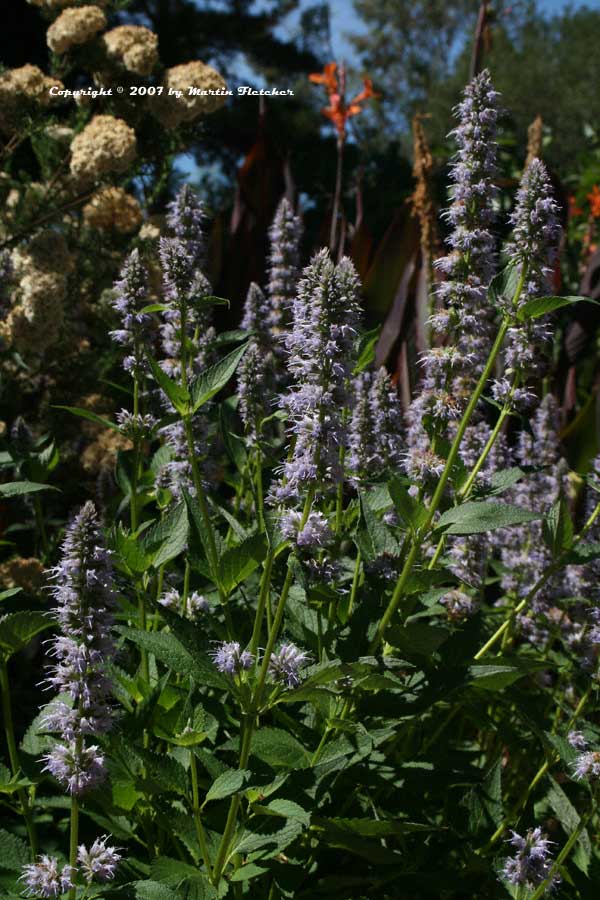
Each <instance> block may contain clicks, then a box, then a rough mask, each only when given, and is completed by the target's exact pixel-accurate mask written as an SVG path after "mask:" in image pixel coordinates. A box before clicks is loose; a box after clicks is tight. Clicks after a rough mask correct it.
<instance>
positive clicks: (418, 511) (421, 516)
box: [388, 477, 427, 529]
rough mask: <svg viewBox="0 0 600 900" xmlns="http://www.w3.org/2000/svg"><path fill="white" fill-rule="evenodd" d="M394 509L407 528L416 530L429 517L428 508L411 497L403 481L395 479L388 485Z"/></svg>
mask: <svg viewBox="0 0 600 900" xmlns="http://www.w3.org/2000/svg"><path fill="white" fill-rule="evenodd" d="M388 488H389V492H390V496H391V498H392V501H393V503H394V508H395V510H396V512H397V513H398V516H399V517H400V520H401V521H402V522H403V523H404V525H405V527H406V528H411V529H416V528H419V526H420V525H422V524H423V522H424V521H425V518H426V516H427V508H426V507H425V506H424V505H423V504H422V503H420V502H419V501H418V500H417V499H416V498H415V497H411V495H410V494H409V492H408V488H407V487H406V485H405V484H403V483H402V482H401V480H400V479H399V478H397V477H394V478H392V479H391V480H390V482H389V483H388Z"/></svg>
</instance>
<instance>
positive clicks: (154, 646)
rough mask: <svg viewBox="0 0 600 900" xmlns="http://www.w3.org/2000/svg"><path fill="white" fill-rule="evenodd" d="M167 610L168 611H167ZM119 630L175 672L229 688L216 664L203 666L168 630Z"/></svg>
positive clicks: (203, 682)
mask: <svg viewBox="0 0 600 900" xmlns="http://www.w3.org/2000/svg"><path fill="white" fill-rule="evenodd" d="M165 612H166V611H165ZM117 630H118V631H119V632H120V633H121V634H122V635H123V636H124V637H126V638H127V640H130V641H133V643H134V644H137V646H138V647H142V648H143V649H144V650H147V651H148V653H152V654H154V656H155V657H156V658H157V659H158V660H159V661H160V662H162V663H163V665H165V666H167V668H169V669H172V670H173V671H174V672H178V673H179V674H180V675H185V676H188V677H189V676H191V677H192V678H193V679H194V680H195V681H197V682H198V684H206V685H210V686H211V687H218V688H227V687H229V683H228V682H227V680H226V678H224V676H223V675H221V673H220V672H218V671H217V670H216V669H215V667H214V666H203V665H201V664H200V663H199V661H198V659H197V658H195V657H194V655H193V654H192V653H190V651H189V650H188V649H187V648H186V647H184V646H183V644H182V643H181V641H179V640H178V638H176V637H175V635H174V634H171V633H170V632H167V631H140V630H139V629H137V628H127V627H126V626H124V625H120V626H118V628H117Z"/></svg>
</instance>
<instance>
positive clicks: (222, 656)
mask: <svg viewBox="0 0 600 900" xmlns="http://www.w3.org/2000/svg"><path fill="white" fill-rule="evenodd" d="M210 656H212V658H213V661H214V664H215V666H216V667H217V669H218V670H219V672H223V673H225V674H227V675H235V674H236V673H238V672H241V671H242V670H243V669H249V668H250V666H251V665H252V664H253V662H254V656H253V655H252V653H250V651H249V650H242V648H241V647H240V645H239V643H238V642H237V641H223V643H221V644H218V645H217V647H216V649H215V650H211V651H210Z"/></svg>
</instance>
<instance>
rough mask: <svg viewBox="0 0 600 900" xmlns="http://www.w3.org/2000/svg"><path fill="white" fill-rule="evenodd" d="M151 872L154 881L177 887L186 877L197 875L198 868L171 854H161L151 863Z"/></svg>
mask: <svg viewBox="0 0 600 900" xmlns="http://www.w3.org/2000/svg"><path fill="white" fill-rule="evenodd" d="M150 874H151V875H152V879H153V880H154V881H159V882H160V883H161V884H167V885H173V886H174V887H177V885H179V884H181V882H182V881H184V880H185V879H186V878H193V877H195V876H197V875H198V869H196V868H195V867H194V866H190V865H189V863H186V862H183V861H182V860H180V859H172V858H171V857H170V856H159V857H158V858H157V859H153V860H152V862H151V863H150Z"/></svg>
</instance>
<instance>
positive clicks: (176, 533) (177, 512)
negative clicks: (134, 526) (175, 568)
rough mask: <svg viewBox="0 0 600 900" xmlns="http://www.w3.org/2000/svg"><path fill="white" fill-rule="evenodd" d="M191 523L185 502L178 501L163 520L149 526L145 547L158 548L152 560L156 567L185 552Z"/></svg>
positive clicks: (144, 540) (144, 539)
mask: <svg viewBox="0 0 600 900" xmlns="http://www.w3.org/2000/svg"><path fill="white" fill-rule="evenodd" d="M188 534H189V525H188V513H187V507H186V505H185V503H178V504H177V506H175V507H173V509H171V510H169V512H168V513H167V515H166V516H165V517H164V519H162V521H160V522H157V523H156V525H153V526H152V528H149V529H148V531H147V532H146V534H145V535H144V538H143V541H142V544H143V546H144V548H146V547H148V548H155V547H156V548H157V550H156V555H155V556H154V559H153V560H152V565H153V566H154V568H155V569H159V568H160V567H161V566H162V565H164V563H167V562H169V561H170V560H171V559H175V557H176V556H179V554H180V553H182V552H183V550H184V549H185V547H186V546H187V542H188Z"/></svg>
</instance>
